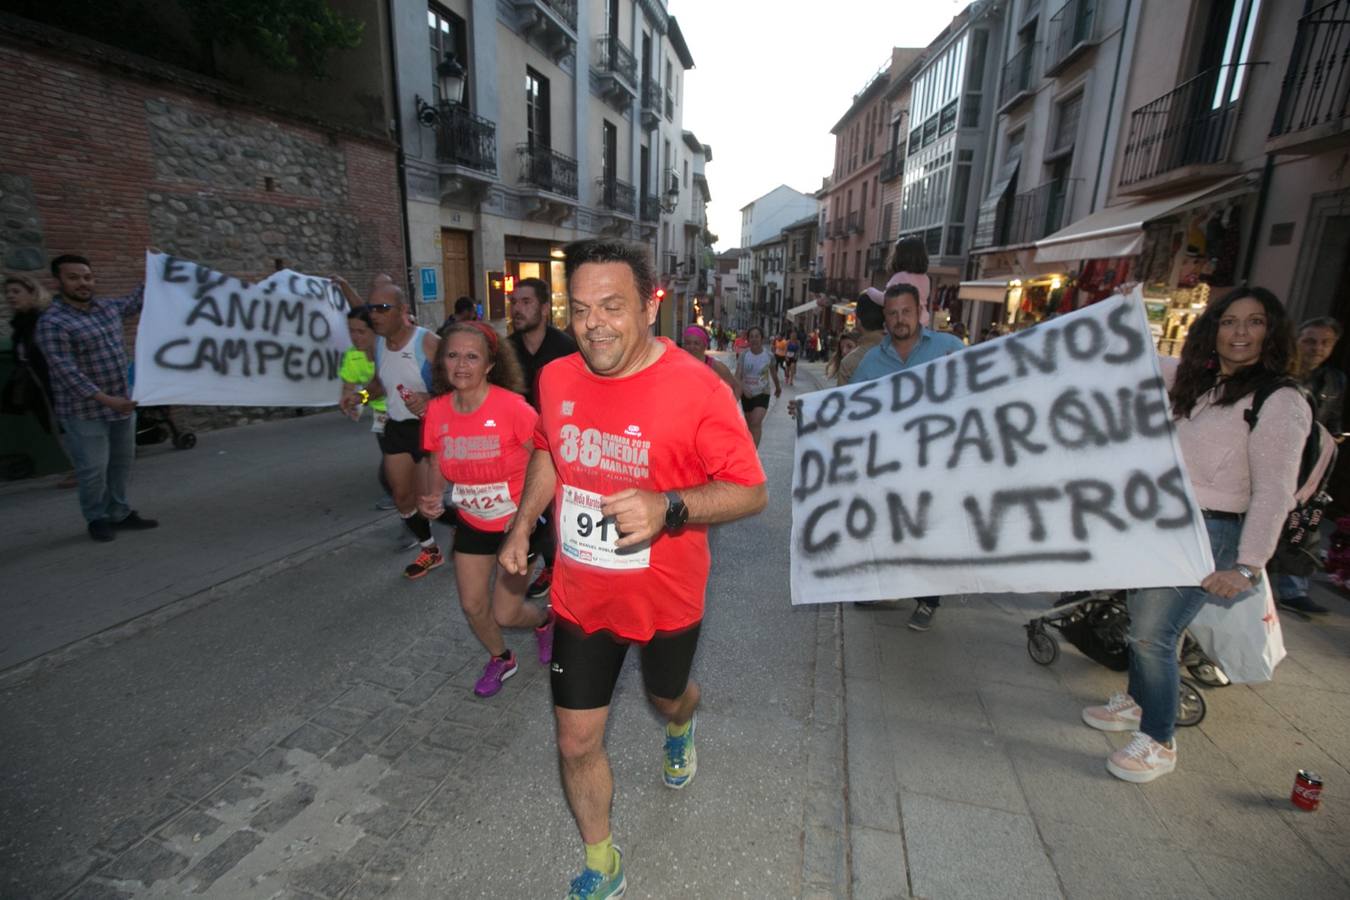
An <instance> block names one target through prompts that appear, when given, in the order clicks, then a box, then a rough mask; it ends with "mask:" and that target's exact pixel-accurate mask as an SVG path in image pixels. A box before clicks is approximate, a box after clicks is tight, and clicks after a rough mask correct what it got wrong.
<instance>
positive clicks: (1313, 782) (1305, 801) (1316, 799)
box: [1289, 769, 1322, 812]
mask: <svg viewBox="0 0 1350 900" xmlns="http://www.w3.org/2000/svg"><path fill="white" fill-rule="evenodd" d="M1289 801H1290V802H1291V803H1293V804H1294V805H1295V806H1297V807H1298V808H1299V809H1305V810H1307V811H1308V812H1313V811H1315V810H1316V809H1317V807H1319V806H1321V805H1322V779H1321V777H1320V776H1318V775H1314V774H1313V773H1312V772H1309V771H1308V770H1307V769H1299V770H1298V774H1297V775H1295V776H1294V793H1292V794H1290V795H1289Z"/></svg>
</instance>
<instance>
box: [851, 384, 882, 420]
mask: <svg viewBox="0 0 1350 900" xmlns="http://www.w3.org/2000/svg"><path fill="white" fill-rule="evenodd" d="M876 390H877V382H875V381H864V382H863V383H862V384H860V385H859V386H858V387H857V388H855V389H854V390H853V393H851V394H849V395H848V399H849V400H850V401H852V402H854V403H861V404H862V405H863V406H864V407H865V409H855V410H854V411H853V412H851V413H849V414H848V420H849V421H850V422H861V421H862V420H863V419H870V418H872V417H873V416H875V415H876V414H877V413H879V412H881V401H880V400H878V399H877V398H876V397H873V396H872V395H873V394H874V393H876Z"/></svg>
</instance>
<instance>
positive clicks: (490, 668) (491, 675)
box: [473, 653, 516, 697]
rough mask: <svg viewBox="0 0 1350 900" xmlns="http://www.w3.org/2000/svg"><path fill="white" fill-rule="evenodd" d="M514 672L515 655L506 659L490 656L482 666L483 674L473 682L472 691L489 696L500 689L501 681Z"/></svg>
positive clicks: (481, 695) (482, 695)
mask: <svg viewBox="0 0 1350 900" xmlns="http://www.w3.org/2000/svg"><path fill="white" fill-rule="evenodd" d="M514 674H516V655H515V654H514V653H512V654H511V655H510V656H508V657H507V658H506V659H498V658H497V657H495V656H494V657H492V658H491V659H489V660H488V663H487V665H486V666H484V667H483V674H482V675H481V676H480V677H479V679H478V681H477V682H475V683H474V686H473V692H474V693H475V694H477V695H478V696H480V697H491V696H492V695H493V694H495V693H497V692H498V691H500V690H501V689H502V682H503V681H505V680H506V679H508V678H510V677H511V676H512V675H514Z"/></svg>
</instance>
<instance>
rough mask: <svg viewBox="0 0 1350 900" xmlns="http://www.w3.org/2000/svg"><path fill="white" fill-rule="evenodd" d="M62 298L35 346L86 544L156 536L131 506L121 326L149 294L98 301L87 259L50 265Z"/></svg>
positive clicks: (129, 420) (131, 442)
mask: <svg viewBox="0 0 1350 900" xmlns="http://www.w3.org/2000/svg"><path fill="white" fill-rule="evenodd" d="M52 277H53V278H55V279H56V282H57V285H58V286H59V288H60V293H59V294H57V295H56V298H55V300H53V301H52V305H51V306H50V307H49V308H48V309H47V311H46V312H45V313H43V314H42V318H41V319H40V320H39V321H38V328H37V339H38V345H39V346H40V347H41V348H42V352H43V353H44V354H46V356H47V362H48V365H49V366H50V367H51V375H52V395H53V396H52V401H53V406H54V408H55V410H56V417H57V419H58V420H59V421H60V422H61V428H62V430H63V431H64V432H65V436H66V447H67V449H68V450H69V451H70V455H71V458H72V459H73V460H74V461H75V476H76V478H77V479H79V485H80V490H79V495H80V510H81V511H82V512H83V513H84V518H85V521H87V522H88V523H89V536H90V537H92V538H93V539H94V540H96V541H111V540H112V539H113V538H115V537H116V536H117V534H116V530H117V529H122V528H126V529H144V528H154V527H155V526H157V525H158V524H159V523H158V522H156V521H155V520H154V519H143V518H141V516H139V515H138V514H137V513H136V511H135V510H133V509H132V508H131V507H130V506H128V505H127V482H128V480H130V477H131V463H132V460H133V459H134V458H135V456H136V404H134V403H132V402H131V391H130V389H129V386H128V384H127V354H126V349H125V348H124V347H123V343H122V320H123V319H125V318H127V317H128V316H133V315H136V314H137V313H139V312H140V311H141V302H142V299H143V297H144V296H145V286H144V285H141V287H139V288H137V289H136V290H135V291H134V292H132V293H131V294H130V295H128V296H126V297H116V298H114V297H95V296H94V270H93V269H92V268H91V267H90V265H89V260H87V259H85V258H84V257H83V256H76V255H74V254H66V255H64V256H58V257H56V259H53V260H52Z"/></svg>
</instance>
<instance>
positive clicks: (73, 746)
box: [0, 379, 844, 898]
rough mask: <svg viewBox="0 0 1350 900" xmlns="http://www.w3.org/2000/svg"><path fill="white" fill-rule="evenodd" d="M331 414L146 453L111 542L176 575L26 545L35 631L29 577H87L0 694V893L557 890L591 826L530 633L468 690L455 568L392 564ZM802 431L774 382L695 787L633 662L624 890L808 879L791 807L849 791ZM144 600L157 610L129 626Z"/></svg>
mask: <svg viewBox="0 0 1350 900" xmlns="http://www.w3.org/2000/svg"><path fill="white" fill-rule="evenodd" d="M808 380H809V379H808ZM344 425H345V423H341V422H338V421H335V420H334V419H333V418H331V417H330V418H326V419H325V418H316V419H308V420H297V421H295V422H288V423H279V424H276V425H266V426H257V427H253V428H246V429H238V430H236V431H235V432H231V433H222V434H220V435H217V436H214V437H212V436H206V437H204V439H203V441H202V442H201V444H199V449H198V451H193V452H195V453H197V454H198V455H197V456H195V457H194V456H191V455H190V454H187V453H184V454H172V453H153V454H147V455H146V456H144V457H143V458H142V459H141V460H140V461H139V462H138V468H137V479H138V483H139V484H140V485H141V486H142V492H141V496H143V497H145V498H146V503H144V504H143V505H144V507H145V508H146V509H148V510H152V511H153V512H154V513H155V514H156V515H159V516H160V517H161V519H163V520H164V522H165V527H164V528H162V529H161V530H160V532H159V533H157V534H156V533H149V534H148V535H146V536H145V537H146V540H145V541H144V542H143V544H142V545H141V546H137V545H136V544H135V543H133V541H132V540H129V539H127V538H126V537H123V538H121V539H119V541H118V542H116V543H115V544H113V545H110V546H111V547H112V548H114V549H115V555H114V556H110V557H108V559H109V560H123V561H129V562H128V565H127V566H124V567H122V568H123V569H126V568H131V569H134V568H135V566H138V565H139V566H145V565H147V563H146V561H145V559H144V557H145V556H146V555H147V554H148V555H151V556H154V555H155V554H158V555H159V559H160V561H161V563H162V567H163V568H164V569H166V570H171V571H173V572H174V573H176V575H175V578H174V579H172V584H170V585H168V588H169V590H168V591H167V592H166V591H165V586H164V585H160V584H149V582H150V581H153V580H154V579H153V578H152V577H150V576H141V578H140V581H139V582H138V581H137V578H136V577H135V575H134V573H126V572H124V573H123V575H122V576H121V580H120V581H118V582H117V586H116V592H118V593H117V596H118V597H119V598H121V599H120V600H119V603H120V604H121V605H120V606H119V609H118V611H116V612H107V611H101V610H100V609H99V606H98V585H99V581H100V577H101V576H100V574H99V568H98V560H97V559H95V560H93V561H91V560H90V559H88V558H87V557H79V558H80V559H82V560H83V565H79V566H78V569H79V571H71V569H72V568H73V567H74V566H73V564H71V563H69V560H70V559H71V555H72V554H77V553H79V552H80V551H84V550H85V549H86V547H85V545H84V544H79V543H78V541H77V539H78V537H79V535H78V534H76V535H75V537H74V538H71V537H69V536H67V537H65V538H62V539H58V540H57V542H58V543H61V542H62V541H64V543H63V546H66V547H67V549H66V551H65V554H66V556H65V559H66V560H67V564H66V565H64V566H63V565H62V564H61V557H60V554H58V553H57V552H56V551H44V550H42V549H41V548H37V549H34V551H33V552H34V553H47V556H44V557H43V559H42V561H41V563H42V564H41V565H37V564H36V563H34V562H30V563H29V568H28V569H27V574H26V577H27V578H28V579H29V581H30V584H31V585H32V587H31V589H30V590H29V591H28V592H26V593H25V596H23V597H21V598H15V599H14V601H13V603H14V607H13V608H14V609H18V610H21V611H22V616H21V618H22V619H23V621H25V622H27V623H29V624H30V625H31V626H32V628H33V629H34V631H33V632H32V633H33V634H40V633H41V632H42V629H41V628H40V625H41V622H42V614H41V613H42V609H41V605H40V604H38V603H36V602H35V601H34V599H33V598H34V597H47V596H53V595H56V594H57V593H59V591H60V589H61V585H62V584H77V585H78V588H79V596H78V597H77V598H72V600H71V601H70V602H68V603H66V604H64V605H60V604H58V605H57V606H56V607H55V608H53V610H52V612H53V615H55V616H58V617H59V618H60V619H61V621H62V622H64V623H65V624H64V625H63V626H62V627H63V629H64V630H62V631H60V633H59V634H58V635H57V636H56V637H49V638H47V639H46V640H44V641H36V640H30V641H29V642H28V644H26V645H25V646H26V647H27V648H28V649H27V650H26V652H18V651H15V652H13V653H12V654H11V661H13V660H16V659H21V658H25V657H32V656H35V655H38V654H39V651H40V650H41V649H43V648H46V649H52V648H57V647H62V646H67V645H70V643H71V641H74V642H75V643H74V647H75V650H74V651H71V650H70V649H67V650H62V651H59V652H58V653H56V654H55V656H54V657H53V658H54V659H55V661H56V662H57V663H59V664H56V665H34V664H32V663H30V664H29V665H28V666H27V667H24V668H22V669H21V670H11V677H10V678H9V679H8V681H7V682H6V686H5V687H4V688H3V690H0V759H3V760H4V763H3V773H2V774H0V808H3V809H4V810H5V811H6V812H5V815H4V817H3V819H0V872H3V873H4V874H3V876H0V878H2V879H3V880H0V895H3V896H6V897H24V898H37V897H59V896H67V895H74V896H81V897H92V896H98V897H121V896H166V897H169V896H182V895H183V894H184V893H187V892H189V891H198V892H202V893H204V894H205V895H207V896H221V897H273V896H294V897H338V896H367V895H370V896H373V895H376V894H382V893H386V892H390V891H395V892H396V893H397V895H399V896H408V897H422V896H433V895H435V896H475V895H479V894H482V895H487V894H489V893H490V894H494V895H496V894H499V893H501V892H502V891H504V890H506V891H510V892H511V893H513V894H516V895H520V896H541V895H545V896H547V895H552V894H557V893H560V892H561V891H562V889H564V888H565V886H566V882H567V880H568V879H569V878H570V877H571V875H573V874H575V872H576V871H577V870H578V867H579V863H580V860H581V857H580V848H579V844H578V838H577V837H576V833H575V829H574V827H573V825H572V822H571V818H570V815H569V814H568V812H567V809H566V806H565V804H564V801H563V796H562V791H561V787H560V784H559V782H558V778H557V774H556V763H555V761H554V751H553V745H552V720H551V714H550V708H549V705H548V696H547V683H546V679H545V678H543V677H542V675H543V672H542V669H541V667H539V666H538V664H537V663H535V662H533V660H532V659H531V657H532V655H533V638H532V637H531V636H529V635H525V634H521V635H518V636H516V637H514V638H513V639H512V643H513V645H514V646H515V647H516V649H517V650H518V652H519V653H520V656H521V659H522V660H523V661H526V660H528V661H526V662H524V664H523V665H522V673H521V675H519V676H517V678H515V679H513V680H512V681H510V682H508V683H507V686H506V689H505V690H504V691H503V693H502V694H501V695H499V696H498V697H496V698H493V699H492V700H488V701H482V700H478V699H476V698H474V697H473V696H472V694H471V690H470V689H471V686H472V683H473V680H474V679H475V678H476V676H477V674H478V670H479V669H480V668H481V665H482V661H483V660H482V650H481V648H479V647H478V646H477V644H476V643H475V642H474V641H473V639H472V637H471V635H470V634H469V632H468V629H467V627H466V626H465V625H464V623H463V619H462V616H461V615H460V613H459V610H458V604H457V601H456V597H455V590H454V582H453V576H452V572H451V569H450V567H448V566H447V567H446V568H444V569H442V570H439V571H436V572H433V573H432V574H431V575H430V576H428V577H427V578H425V579H423V580H421V581H419V582H415V583H408V582H406V581H405V580H404V579H402V578H401V577H400V575H399V572H400V570H401V568H402V565H403V564H404V563H405V562H406V561H407V560H406V559H404V556H406V555H407V554H404V555H402V556H401V555H399V554H397V553H395V552H393V535H394V534H395V533H396V530H397V529H396V524H397V522H396V519H394V518H393V517H391V516H389V515H387V514H378V513H375V512H374V511H373V510H372V509H371V500H372V499H373V497H374V494H375V491H374V490H373V488H372V486H371V485H370V481H371V478H370V462H371V460H372V459H373V456H372V454H371V452H370V451H371V450H372V449H373V448H370V447H367V446H366V443H365V442H366V441H368V437H362V436H359V435H358V436H355V437H353V435H352V434H351V433H349V430H344ZM223 446H227V447H228V452H227V453H223V454H221V453H218V452H213V448H214V450H215V451H218V450H220V449H222V448H223ZM790 452H791V438H790V426H789V423H788V420H787V418H786V415H785V414H784V412H783V407H782V406H781V404H780V405H776V406H775V408H774V410H773V413H772V416H771V424H770V426H769V428H767V429H766V438H765V447H764V451H763V458H764V461H765V466H766V469H767V470H768V472H769V477H770V481H771V484H775V485H778V486H779V487H780V488H781V489H779V490H774V491H771V495H772V497H773V500H772V501H771V505H770V508H769V509H768V510H767V511H766V512H765V513H764V514H763V515H761V516H759V517H757V518H756V519H754V520H750V521H746V522H742V523H737V524H733V525H729V526H724V527H722V528H719V529H717V530H716V533H715V535H714V537H713V546H714V558H715V563H714V575H713V579H712V583H711V587H710V591H709V598H710V600H709V608H708V617H707V620H706V625H705V629H704V638H703V641H702V644H701V647H700V653H699V657H698V661H697V664H696V670H695V677H697V678H698V679H699V680H700V681H701V683H702V684H703V686H704V691H705V694H704V696H705V701H704V706H703V711H702V713H701V717H700V726H699V740H700V743H699V747H700V771H699V778H698V781H697V783H696V784H695V785H694V786H692V788H691V790H687V791H684V792H679V793H676V792H671V791H666V790H664V789H663V788H661V787H660V785H659V781H658V780H659V768H660V746H661V735H660V726H659V724H658V723H657V722H656V721H655V719H654V718H653V717H652V716H651V715H650V714H649V713H648V711H647V709H646V706H645V703H644V702H643V701H642V695H641V691H640V680H639V679H638V676H637V673H636V671H635V666H632V665H630V667H629V668H630V671H629V672H628V673H627V674H626V675H625V679H624V682H623V685H622V686H621V689H620V693H619V696H618V698H617V699H616V704H615V710H614V715H613V720H612V726H611V729H610V735H609V743H610V748H611V754H612V756H613V759H614V766H615V774H616V781H617V791H616V802H615V812H614V821H615V833H616V838H617V840H618V841H619V842H620V844H621V845H622V846H624V847H625V850H626V853H627V857H628V859H629V876H630V881H631V882H632V885H633V887H632V890H631V891H630V895H631V896H638V897H643V896H656V897H660V896H671V891H672V886H673V885H680V889H679V892H680V893H681V894H682V895H690V896H711V895H714V894H716V895H718V896H748V897H753V896H798V895H801V894H802V885H803V877H804V876H803V866H804V856H803V844H804V837H803V833H804V828H805V827H806V824H805V823H807V822H808V821H818V820H820V819H821V814H820V813H819V810H818V809H816V810H814V811H813V810H808V809H807V807H808V806H814V807H836V806H837V807H838V808H839V810H842V803H843V801H842V790H843V787H842V786H843V783H844V780H843V779H844V774H843V772H842V771H841V769H842V766H841V762H842V755H841V753H840V752H839V751H838V750H837V749H829V748H828V741H826V740H824V739H823V738H821V739H817V740H815V741H813V740H812V739H811V735H812V733H813V729H812V717H813V712H814V706H815V704H816V702H817V696H818V691H817V684H816V681H815V676H816V668H817V648H818V646H820V647H823V651H822V652H823V653H824V654H825V657H824V663H823V665H824V668H825V670H827V671H829V672H833V671H834V670H835V669H837V660H836V659H835V657H834V655H833V654H834V649H835V648H834V645H833V643H831V641H830V640H828V639H826V640H820V639H818V631H819V630H820V629H821V628H822V627H823V628H825V629H826V631H827V632H828V631H829V629H830V628H832V627H833V625H832V624H831V623H832V622H833V621H834V620H833V613H832V612H831V613H830V618H828V619H827V618H826V617H825V614H824V613H822V612H821V611H820V610H817V609H802V610H794V609H792V608H791V607H790V605H789V602H788V596H787V565H788V560H787V543H788V542H787V540H786V535H787V533H788V529H789V521H790V509H789V505H788V497H787V491H786V489H785V485H786V484H787V483H788V481H789V480H790ZM222 469H223V471H222ZM170 485H176V488H175V489H173V490H171V489H170V488H169V486H170ZM279 496H280V498H281V500H280V502H279V501H278V497H279ZM23 499H24V500H25V502H26V503H28V504H29V507H30V508H31V509H34V510H40V511H43V512H44V518H42V520H41V521H40V523H39V528H38V529H36V531H37V533H38V535H41V534H48V535H51V534H64V532H65V531H69V530H70V525H71V521H70V520H72V519H74V518H75V517H74V516H73V515H71V510H67V509H65V506H66V505H70V504H73V500H72V498H70V497H69V495H59V494H56V493H55V492H52V493H51V494H49V495H36V496H35V497H26V498H23ZM150 501H153V505H150ZM274 507H275V508H274ZM35 514H36V513H35ZM307 518H308V519H309V520H310V523H309V525H306V521H305V520H306V519H307ZM297 532H299V533H297ZM131 537H133V538H137V537H142V536H141V535H135V536H131ZM35 546H36V545H35ZM93 549H94V550H102V549H104V548H99V547H94V548H93ZM194 559H198V560H202V562H201V563H199V564H197V565H194V562H193V560H194ZM202 569H206V570H209V572H212V573H216V574H215V575H214V576H212V577H206V576H205V575H203V574H202V572H201V571H200V570H202ZM142 571H147V570H145V569H144V568H143V569H142ZM148 571H150V572H153V571H155V568H154V567H153V566H151V567H150V569H149V570H148ZM194 578H195V579H196V580H194ZM128 584H129V585H130V587H127V585H128ZM137 584H140V585H144V586H145V589H140V590H139V591H138V589H137V587H136V585H137ZM173 585H177V586H178V593H179V594H180V595H181V597H186V598H188V599H186V600H183V599H181V598H180V597H178V596H175V595H174V593H173ZM199 585H201V586H202V589H200V590H194V588H198V586H199ZM212 585H215V587H212ZM203 591H204V592H203ZM137 603H139V604H140V607H139V608H141V611H142V612H146V611H151V610H156V609H158V612H155V613H152V615H151V616H150V618H148V619H141V620H135V621H136V622H139V624H136V623H135V622H133V624H132V625H131V626H127V625H125V624H123V623H124V621H125V620H126V619H127V618H129V617H134V616H133V614H134V612H135V611H136V610H137V609H138V607H137V606H136V604H137ZM166 604H167V605H166ZM71 609H75V610H76V612H77V614H72V613H71ZM182 610H186V611H185V612H184V611H182ZM105 625H110V626H119V627H118V628H115V629H114V630H113V631H111V632H109V631H104V630H102V629H101V628H100V626H105ZM100 633H101V634H102V637H100V636H99V635H100ZM826 636H827V638H828V634H827V635H826ZM30 637H31V635H30ZM15 671H18V672H19V675H18V676H17V677H15V676H14V675H13V673H14V672H15ZM822 690H823V688H822ZM825 696H826V697H827V699H829V701H830V705H831V706H835V707H841V705H842V704H841V703H840V700H841V697H839V696H838V695H834V696H830V695H828V694H826V695H825ZM837 713H838V710H837V709H836V710H833V711H832V712H831V713H830V715H829V716H828V718H831V719H833V720H834V721H835V723H836V724H837ZM819 730H820V731H821V733H822V734H823V735H824V736H825V737H830V736H832V735H835V732H837V729H835V730H834V731H831V730H830V728H829V727H828V723H823V724H822V725H821V728H820V729H819ZM839 744H840V747H842V741H840V742H839ZM813 745H814V746H815V747H817V748H819V747H822V746H825V747H827V750H825V751H820V752H816V751H813V750H812V747H813ZM813 752H815V756H814V762H813V757H812V754H813ZM813 765H814V771H816V772H817V775H816V776H815V782H816V785H815V788H814V793H813V790H812V788H811V786H810V785H808V774H809V772H810V771H812V766H813ZM821 771H824V772H825V773H826V774H825V775H820V774H819V773H820V772H821ZM813 798H817V799H813ZM825 819H827V820H828V819H829V816H825ZM834 819H835V820H838V819H839V814H838V813H837V814H836V815H835V816H834ZM836 824H838V825H839V826H840V827H841V828H842V822H841V821H836ZM816 832H817V833H818V834H819V833H821V829H820V828H816ZM822 840H824V842H825V843H829V844H830V846H831V847H842V844H836V843H831V842H830V835H828V834H826V835H825V837H824V838H823V839H821V838H818V839H817V840H816V841H815V844H817V845H818V844H821V843H822ZM806 843H807V846H808V855H809V848H810V846H812V842H811V841H809V840H807V841H806ZM827 855H828V854H827ZM836 855H838V856H839V857H840V858H841V859H842V851H839V852H838V853H837V854H836ZM805 862H806V863H807V864H809V860H806V861H805ZM808 869H809V865H808ZM810 874H811V872H810V871H808V873H807V877H809V876H810ZM72 891H73V892H75V893H74V894H71V892H72Z"/></svg>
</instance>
